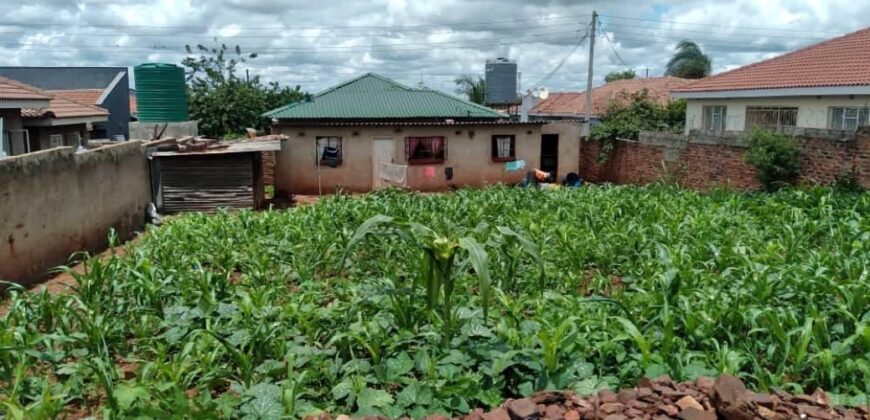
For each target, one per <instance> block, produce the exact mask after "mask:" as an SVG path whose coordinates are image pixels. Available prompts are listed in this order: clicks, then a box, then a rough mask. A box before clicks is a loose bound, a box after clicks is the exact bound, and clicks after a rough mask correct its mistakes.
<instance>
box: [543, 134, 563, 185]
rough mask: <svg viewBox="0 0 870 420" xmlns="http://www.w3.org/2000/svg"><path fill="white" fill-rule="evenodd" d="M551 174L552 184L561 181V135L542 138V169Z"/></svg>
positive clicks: (546, 135) (547, 135)
mask: <svg viewBox="0 0 870 420" xmlns="http://www.w3.org/2000/svg"><path fill="white" fill-rule="evenodd" d="M540 169H541V170H542V171H544V172H549V173H550V179H549V181H550V182H556V180H557V179H559V174H558V171H559V135H558V134H544V135H542V136H541V168H540Z"/></svg>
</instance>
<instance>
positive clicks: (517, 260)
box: [0, 187, 870, 418]
mask: <svg viewBox="0 0 870 420" xmlns="http://www.w3.org/2000/svg"><path fill="white" fill-rule="evenodd" d="M868 215H870V195H868V194H840V193H835V192H832V191H830V190H825V189H811V190H788V191H782V192H779V193H775V194H769V195H768V194H752V193H733V192H728V191H714V192H711V193H707V194H699V193H695V192H689V191H683V190H678V189H671V188H663V187H593V188H583V189H565V190H559V191H535V190H532V189H510V188H490V189H484V190H462V191H458V192H456V193H453V194H448V195H417V194H407V193H402V192H397V191H385V192H380V193H377V194H372V195H369V196H364V197H356V198H349V197H340V196H339V197H335V198H331V199H326V200H323V201H321V202H320V203H318V204H316V205H312V206H305V207H302V208H299V209H295V210H290V211H273V212H262V213H253V212H241V213H237V214H217V215H213V216H206V215H197V214H192V215H186V216H183V217H179V218H175V219H173V220H171V221H169V222H168V223H167V224H166V225H164V226H162V227H161V228H159V229H151V230H150V232H149V235H147V236H146V237H145V238H143V240H142V241H141V242H140V243H138V244H136V245H135V246H131V247H130V249H128V252H127V253H126V255H124V256H122V257H113V258H109V259H107V260H100V259H97V258H93V259H90V260H88V261H87V272H86V273H85V274H76V276H77V280H78V283H79V286H78V288H77V289H76V290H75V292H74V293H71V294H66V295H49V294H44V293H36V294H31V293H27V292H24V291H13V292H12V293H13V298H12V302H11V308H10V312H9V315H8V316H7V317H6V318H5V319H4V320H2V321H0V323H2V329H0V331H2V332H0V411H3V412H5V414H6V415H7V416H8V417H9V418H41V417H44V418H50V417H53V416H56V415H57V414H58V413H61V412H64V411H66V412H70V411H81V410H84V411H88V412H91V413H94V414H98V415H102V416H103V417H105V418H111V417H132V416H151V417H167V416H189V417H198V418H199V417H203V418H225V417H243V418H274V417H279V416H288V417H295V416H302V415H304V414H310V413H316V412H318V411H330V412H333V413H336V412H344V413H358V414H374V413H381V414H384V415H387V416H390V417H398V416H401V415H411V416H414V417H421V416H423V415H424V414H428V413H435V412H441V413H445V414H458V413H464V412H467V411H469V410H470V409H471V408H473V407H476V406H492V405H495V404H498V403H500V402H501V400H502V399H503V398H505V397H515V396H519V395H527V394H529V393H531V392H533V391H535V390H540V389H554V388H558V389H574V390H576V391H578V392H581V393H589V392H593V391H595V390H597V389H600V388H604V387H618V386H623V385H633V384H634V383H635V382H636V381H637V379H639V378H640V377H643V376H657V375H660V374H664V373H667V374H670V375H671V376H672V377H674V378H676V379H691V378H694V377H696V376H699V375H716V374H718V373H721V372H727V373H732V374H736V375H739V376H740V377H742V378H743V379H744V380H746V381H747V382H749V383H750V384H752V385H753V386H754V387H755V388H757V389H761V390H765V389H770V388H782V389H785V390H788V391H791V392H810V391H812V390H814V389H815V388H818V387H821V388H823V389H825V390H826V391H829V392H833V393H835V394H836V395H835V399H836V400H838V401H840V402H843V403H847V404H864V403H866V394H867V392H868V389H870V363H868V360H870V328H868V322H870V279H868V276H870V270H868V264H870V216H868Z"/></svg>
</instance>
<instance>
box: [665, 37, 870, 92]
mask: <svg viewBox="0 0 870 420" xmlns="http://www.w3.org/2000/svg"><path fill="white" fill-rule="evenodd" d="M842 86H870V28H866V29H862V30H860V31H857V32H852V33H850V34H846V35H843V36H841V37H837V38H834V39H830V40H827V41H824V42H822V43H819V44H815V45H811V46H809V47H805V48H802V49H799V50H796V51H793V52H790V53H788V54H784V55H780V56H778V57H774V58H771V59H769V60H764V61H760V62H758V63H754V64H750V65H748V66H743V67H740V68H737V69H734V70H731V71H726V72H724V73H720V74H717V75H715V76H711V77H708V78H705V79H701V80H698V81H696V82H693V83H690V84H688V85H685V86H683V87H681V88H680V89H676V90H675V91H677V92H712V91H728V90H747V89H787V88H812V87H842Z"/></svg>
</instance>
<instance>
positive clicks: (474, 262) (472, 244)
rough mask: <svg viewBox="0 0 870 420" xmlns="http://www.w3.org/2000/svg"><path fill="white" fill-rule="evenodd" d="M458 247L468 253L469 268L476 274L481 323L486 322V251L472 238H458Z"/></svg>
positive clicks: (487, 306) (489, 281)
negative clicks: (481, 312) (481, 311)
mask: <svg viewBox="0 0 870 420" xmlns="http://www.w3.org/2000/svg"><path fill="white" fill-rule="evenodd" d="M459 246H460V247H462V248H464V249H465V250H466V251H468V262H469V263H471V267H472V268H474V272H475V273H476V274H477V280H478V286H479V288H480V300H481V306H482V307H483V321H484V322H486V320H487V318H488V314H489V287H490V284H491V280H490V278H489V259H488V256H487V254H486V250H485V249H484V248H483V245H481V244H480V243H478V242H477V240H475V239H474V238H472V237H465V238H460V239H459Z"/></svg>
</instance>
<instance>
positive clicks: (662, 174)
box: [580, 127, 870, 189]
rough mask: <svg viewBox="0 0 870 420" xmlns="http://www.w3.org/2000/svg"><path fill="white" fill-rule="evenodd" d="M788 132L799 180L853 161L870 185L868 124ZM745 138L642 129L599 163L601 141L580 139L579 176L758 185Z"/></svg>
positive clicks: (822, 177) (820, 177) (823, 176)
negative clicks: (796, 155) (797, 160)
mask: <svg viewBox="0 0 870 420" xmlns="http://www.w3.org/2000/svg"><path fill="white" fill-rule="evenodd" d="M789 134H790V135H792V138H793V139H794V141H795V142H797V144H798V145H799V146H800V149H801V152H802V157H801V163H802V168H803V169H802V176H801V179H800V181H801V182H804V183H808V184H821V185H827V184H830V183H831V182H833V181H834V179H835V177H836V175H837V174H838V173H839V172H840V171H843V170H850V169H851V168H852V167H853V166H854V167H855V168H856V169H857V172H858V179H859V182H860V183H861V185H863V186H864V187H866V188H870V127H863V128H862V129H861V130H859V131H858V132H857V133H849V132H843V131H834V130H810V129H804V130H794V131H792V132H790V133H789ZM745 137H746V133H742V132H728V133H706V132H698V131H694V132H692V133H690V134H689V135H688V136H686V135H680V134H671V133H658V132H643V133H641V135H640V139H639V140H638V141H634V142H632V141H617V142H616V146H615V147H614V150H613V151H612V152H611V155H610V158H609V159H608V160H607V162H606V163H604V164H600V163H598V154H599V152H600V150H601V146H600V143H599V142H598V141H594V140H586V139H584V140H583V141H582V145H581V151H580V176H581V177H582V178H584V179H586V180H589V181H591V182H612V183H616V184H647V183H651V182H656V181H660V180H675V181H678V182H679V183H680V184H681V185H683V186H685V187H688V188H694V189H708V188H711V187H717V186H728V187H732V188H738V189H757V188H759V187H760V185H759V183H758V181H757V180H756V177H755V175H756V174H755V168H754V167H752V166H751V165H749V164H747V163H745V162H744V160H743V156H744V154H745V153H746V150H747V144H746V138H745Z"/></svg>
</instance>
